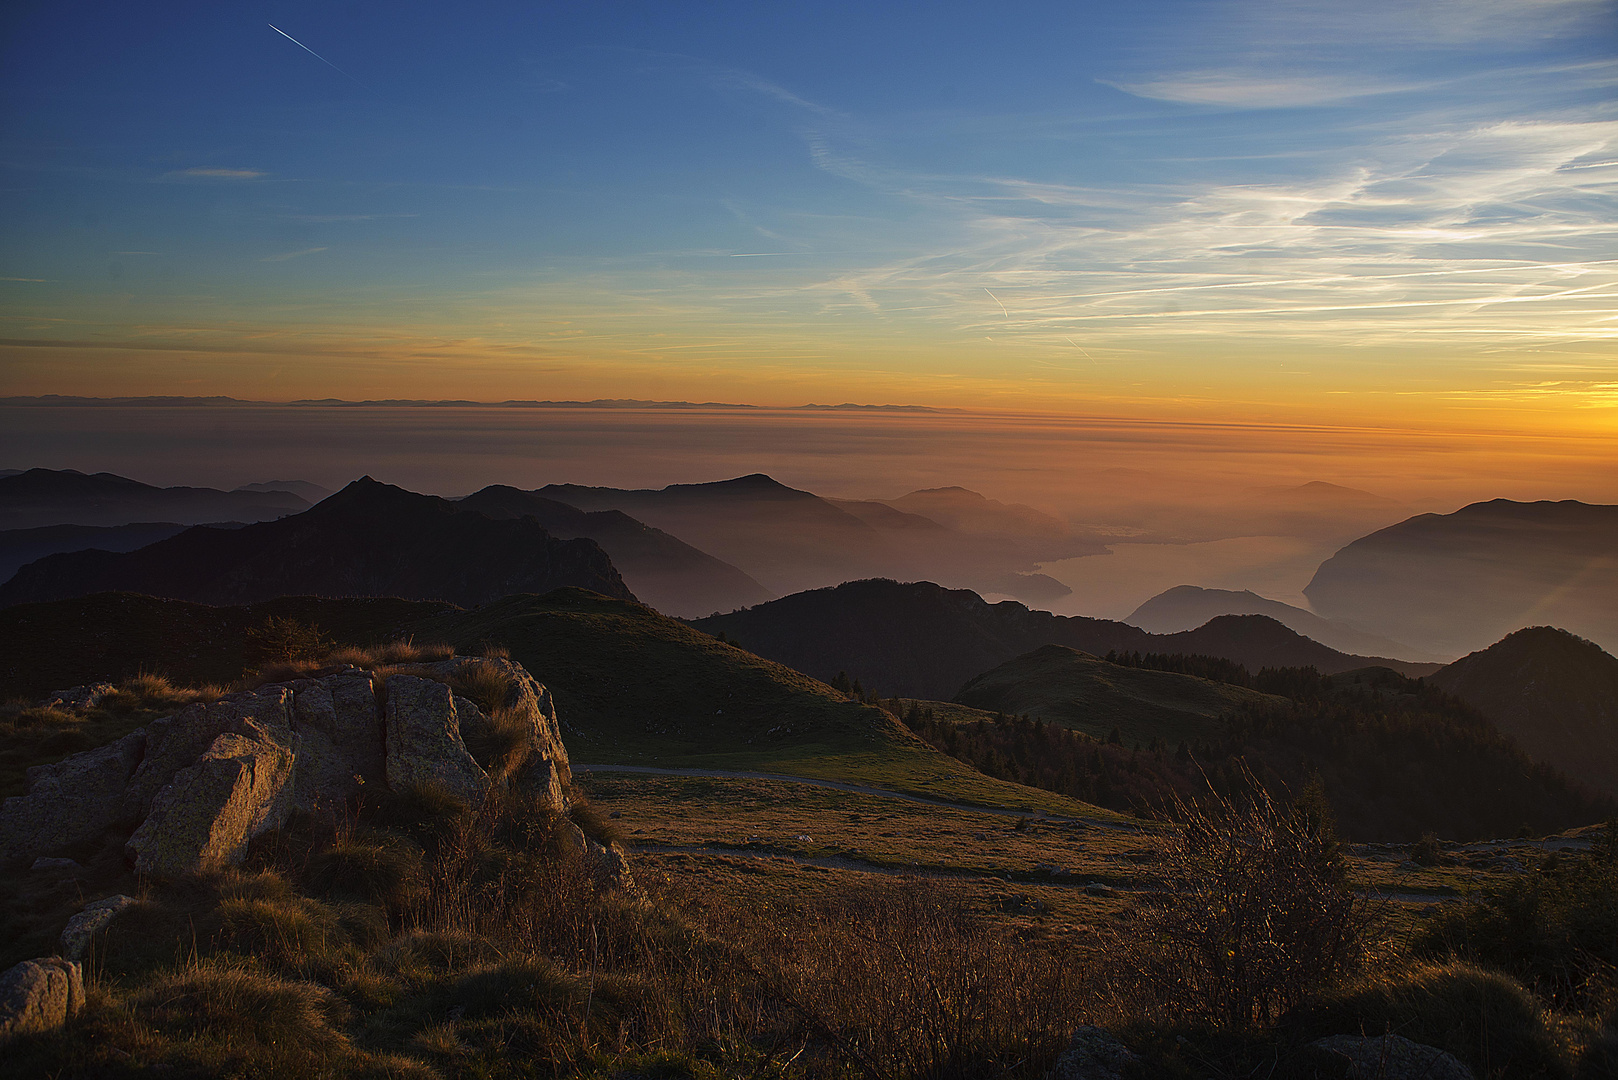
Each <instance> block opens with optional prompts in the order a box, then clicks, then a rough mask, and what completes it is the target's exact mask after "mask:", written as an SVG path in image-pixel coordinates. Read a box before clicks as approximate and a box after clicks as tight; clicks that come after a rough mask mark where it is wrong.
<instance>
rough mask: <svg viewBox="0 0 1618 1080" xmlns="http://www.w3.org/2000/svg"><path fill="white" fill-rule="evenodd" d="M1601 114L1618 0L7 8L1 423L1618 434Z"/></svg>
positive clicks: (1610, 114) (1612, 187)
mask: <svg viewBox="0 0 1618 1080" xmlns="http://www.w3.org/2000/svg"><path fill="white" fill-rule="evenodd" d="M1615 89H1618V3H1615V2H1613V0H1354V2H1352V3H1343V2H1342V0H1331V2H1325V0H1291V2H1281V0H1139V2H1131V3H1127V4H1118V3H1107V4H1100V3H1089V2H1073V0H1068V2H1063V3H1000V4H995V5H984V4H971V5H968V4H963V3H933V4H927V5H918V4H903V5H900V4H890V3H871V2H869V0H867V2H863V3H857V4H839V3H816V4H782V3H768V2H759V0H752V2H749V3H685V4H669V3H661V4H651V3H632V2H622V3H617V2H615V3H600V2H595V3H532V2H530V3H497V2H495V3H484V4H478V5H448V4H431V3H411V2H408V0H406V2H390V3H386V4H381V3H370V2H352V3H341V2H338V3H331V2H327V3H320V4H303V3H291V2H272V3H225V4H220V3H209V4H202V3H198V4H179V3H160V4H128V3H120V4H112V3H83V2H71V0H55V2H50V3H44V2H40V3H28V2H14V3H12V4H9V5H7V6H6V9H5V12H4V13H3V14H0V322H3V325H0V395H24V394H50V393H55V394H87V395H129V394H190V395H206V394H227V395H233V396H237V397H242V398H251V399H255V400H267V401H284V400H289V399H298V398H322V397H341V398H351V399H358V398H380V397H389V398H401V397H403V398H467V399H474V400H484V401H498V400H503V399H507V398H542V399H591V398H620V397H621V398H637V399H657V400H690V401H724V402H744V403H751V404H759V405H795V404H801V403H804V402H811V401H815V402H842V401H852V402H864V403H891V402H900V403H912V404H922V405H931V406H938V407H950V408H973V409H1006V410H1015V411H1021V412H1049V413H1074V414H1079V413H1083V414H1086V415H1108V416H1118V417H1130V418H1136V419H1147V418H1169V419H1175V420H1184V421H1188V422H1189V421H1195V422H1216V423H1217V422H1226V421H1241V422H1243V423H1261V424H1262V423H1274V424H1278V425H1284V424H1298V423H1305V424H1311V425H1331V424H1341V425H1345V426H1350V427H1355V428H1360V427H1363V426H1365V425H1372V426H1376V425H1381V426H1384V427H1387V428H1389V429H1394V428H1397V429H1399V430H1401V431H1412V430H1444V431H1464V432H1478V433H1489V432H1496V433H1516V434H1526V435H1530V436H1535V437H1553V436H1555V435H1556V434H1557V433H1569V434H1577V435H1578V436H1579V437H1581V438H1583V437H1592V438H1596V439H1598V440H1599V439H1604V438H1607V437H1614V438H1618V314H1615V313H1618V200H1615V197H1614V196H1615V194H1618V95H1615ZM1603 445H1607V446H1611V445H1612V444H1611V443H1606V444H1603Z"/></svg>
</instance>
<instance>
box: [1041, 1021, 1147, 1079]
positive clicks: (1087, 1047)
mask: <svg viewBox="0 0 1618 1080" xmlns="http://www.w3.org/2000/svg"><path fill="white" fill-rule="evenodd" d="M1139 1061H1140V1057H1139V1055H1137V1054H1136V1053H1135V1052H1134V1051H1133V1050H1131V1049H1130V1048H1129V1047H1127V1046H1125V1045H1124V1044H1123V1043H1122V1042H1119V1041H1118V1040H1117V1039H1116V1038H1114V1037H1113V1036H1112V1035H1110V1034H1108V1033H1107V1032H1106V1031H1105V1030H1104V1029H1102V1028H1098V1027H1092V1026H1090V1025H1088V1024H1087V1025H1085V1026H1084V1027H1081V1028H1078V1029H1076V1030H1075V1031H1074V1032H1073V1038H1072V1039H1071V1040H1069V1041H1068V1044H1067V1049H1066V1050H1065V1051H1063V1053H1062V1056H1061V1057H1060V1058H1058V1059H1057V1061H1056V1069H1055V1070H1054V1071H1053V1072H1052V1073H1051V1076H1052V1080H1123V1077H1124V1074H1125V1072H1126V1071H1127V1070H1128V1069H1129V1068H1130V1067H1131V1066H1133V1065H1135V1064H1138V1063H1139Z"/></svg>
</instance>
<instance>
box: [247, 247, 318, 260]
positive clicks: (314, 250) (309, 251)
mask: <svg viewBox="0 0 1618 1080" xmlns="http://www.w3.org/2000/svg"><path fill="white" fill-rule="evenodd" d="M325 250H327V249H326V248H323V247H311V248H304V249H302V250H301V251H286V252H282V253H281V254H279V255H266V256H264V257H263V258H262V259H260V260H259V262H286V261H287V260H288V259H301V258H303V257H304V256H305V255H315V254H318V253H319V252H322V251H325Z"/></svg>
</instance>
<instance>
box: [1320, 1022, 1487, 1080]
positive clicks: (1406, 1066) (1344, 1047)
mask: <svg viewBox="0 0 1618 1080" xmlns="http://www.w3.org/2000/svg"><path fill="white" fill-rule="evenodd" d="M1309 1048H1310V1049H1311V1050H1313V1051H1315V1052H1316V1053H1317V1054H1320V1055H1323V1056H1325V1057H1327V1058H1330V1059H1333V1060H1335V1061H1337V1062H1339V1063H1341V1062H1342V1061H1343V1060H1344V1059H1346V1060H1347V1061H1348V1072H1347V1074H1346V1075H1347V1077H1348V1080H1473V1077H1472V1071H1471V1070H1470V1069H1468V1068H1467V1067H1466V1066H1465V1065H1462V1064H1461V1063H1460V1062H1459V1061H1457V1060H1456V1059H1455V1057H1454V1056H1453V1055H1451V1054H1448V1053H1446V1052H1445V1051H1443V1050H1440V1049H1438V1048H1437V1047H1434V1046H1425V1045H1423V1044H1422V1043H1418V1042H1411V1041H1410V1040H1409V1039H1407V1038H1405V1037H1404V1036H1402V1035H1394V1034H1391V1033H1390V1034H1387V1035H1375V1036H1372V1035H1333V1036H1331V1037H1330V1038H1326V1039H1316V1040H1315V1041H1314V1042H1312V1043H1310V1044H1309Z"/></svg>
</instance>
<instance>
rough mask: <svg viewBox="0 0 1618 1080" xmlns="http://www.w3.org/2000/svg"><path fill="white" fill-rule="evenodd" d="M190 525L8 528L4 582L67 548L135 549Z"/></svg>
mask: <svg viewBox="0 0 1618 1080" xmlns="http://www.w3.org/2000/svg"><path fill="white" fill-rule="evenodd" d="M235 524H236V523H235V522H228V523H227V522H219V523H216V527H219V528H234V527H235ZM188 528H190V526H189V525H179V524H176V523H175V522H172V521H142V522H136V523H133V524H130V525H44V526H41V527H40V528H37V529H8V530H7V531H5V532H0V582H3V581H7V580H9V579H10V578H11V575H12V574H15V573H16V572H17V571H18V569H19V568H21V567H23V566H26V565H27V564H28V563H31V562H33V561H34V560H35V559H43V558H44V557H45V556H47V555H58V554H61V553H62V552H64V551H86V550H89V549H90V548H95V549H96V550H98V551H134V550H136V549H137V548H143V547H145V546H146V545H147V544H155V543H157V542H158V541H159V540H167V539H168V538H169V537H171V536H174V535H175V534H177V533H182V532H184V531H185V530H186V529H188Z"/></svg>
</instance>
